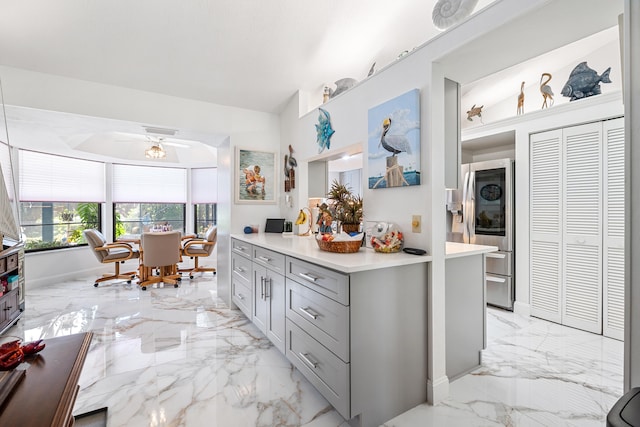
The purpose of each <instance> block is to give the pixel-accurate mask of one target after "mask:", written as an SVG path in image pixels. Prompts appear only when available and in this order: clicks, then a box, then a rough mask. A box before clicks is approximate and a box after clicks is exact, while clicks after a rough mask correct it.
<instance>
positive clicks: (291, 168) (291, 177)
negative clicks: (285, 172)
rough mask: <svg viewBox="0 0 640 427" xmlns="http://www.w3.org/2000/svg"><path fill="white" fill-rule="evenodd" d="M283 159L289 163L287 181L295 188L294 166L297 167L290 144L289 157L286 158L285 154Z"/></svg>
mask: <svg viewBox="0 0 640 427" xmlns="http://www.w3.org/2000/svg"><path fill="white" fill-rule="evenodd" d="M284 161H285V163H287V164H288V165H289V182H290V185H291V188H296V171H295V168H296V167H298V161H297V160H296V159H295V158H294V157H293V147H292V146H291V144H289V159H287V155H286V154H285V156H284ZM285 168H286V166H285Z"/></svg>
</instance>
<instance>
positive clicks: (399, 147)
mask: <svg viewBox="0 0 640 427" xmlns="http://www.w3.org/2000/svg"><path fill="white" fill-rule="evenodd" d="M390 127H391V118H389V117H388V118H386V119H384V120H383V122H382V135H381V136H380V143H379V144H378V147H380V146H381V145H382V147H383V148H384V149H385V150H387V151H389V152H390V153H392V154H393V156H395V155H396V154H398V153H402V152H406V153H407V154H411V144H409V140H408V139H407V137H406V136H404V135H387V133H388V132H389V128H390Z"/></svg>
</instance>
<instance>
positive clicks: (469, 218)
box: [465, 172, 476, 243]
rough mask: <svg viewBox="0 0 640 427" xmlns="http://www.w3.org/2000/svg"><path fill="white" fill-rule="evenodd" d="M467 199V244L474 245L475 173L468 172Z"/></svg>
mask: <svg viewBox="0 0 640 427" xmlns="http://www.w3.org/2000/svg"><path fill="white" fill-rule="evenodd" d="M467 197H468V198H469V208H468V215H467V217H466V218H465V220H466V224H467V228H468V234H469V242H468V243H475V238H476V173H475V172H469V189H468V190H467Z"/></svg>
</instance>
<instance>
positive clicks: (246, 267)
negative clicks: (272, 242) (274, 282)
mask: <svg viewBox="0 0 640 427" xmlns="http://www.w3.org/2000/svg"><path fill="white" fill-rule="evenodd" d="M251 249H252V247H251V245H249V244H246V243H242V242H238V241H236V240H233V241H232V252H233V253H232V254H231V300H232V301H233V302H234V303H235V304H236V305H237V306H238V308H240V310H242V312H243V313H244V315H245V316H247V317H248V318H249V319H251V308H252V305H253V304H252V301H253V297H252V294H253V286H252V280H253V264H252V262H251Z"/></svg>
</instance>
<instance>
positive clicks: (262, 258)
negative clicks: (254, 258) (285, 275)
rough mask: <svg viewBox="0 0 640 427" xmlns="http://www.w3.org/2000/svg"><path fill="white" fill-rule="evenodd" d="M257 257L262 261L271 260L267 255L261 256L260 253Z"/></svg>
mask: <svg viewBox="0 0 640 427" xmlns="http://www.w3.org/2000/svg"><path fill="white" fill-rule="evenodd" d="M258 259H261V260H262V261H264V262H270V261H271V258H268V257H266V256H262V255H260V256H259V257H258Z"/></svg>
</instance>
